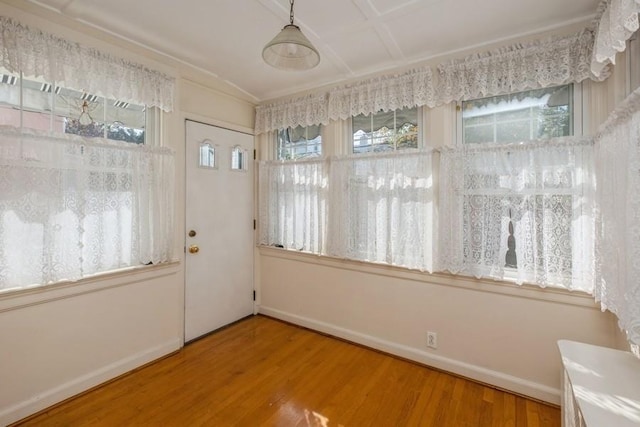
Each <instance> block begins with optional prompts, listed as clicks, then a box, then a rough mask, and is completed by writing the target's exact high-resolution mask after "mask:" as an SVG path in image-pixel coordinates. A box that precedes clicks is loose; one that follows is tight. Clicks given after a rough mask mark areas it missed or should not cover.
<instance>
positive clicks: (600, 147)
mask: <svg viewBox="0 0 640 427" xmlns="http://www.w3.org/2000/svg"><path fill="white" fill-rule="evenodd" d="M595 158H596V176H597V180H598V181H597V193H596V197H597V206H598V211H597V222H596V223H597V224H598V229H597V234H596V255H597V257H596V260H597V273H598V274H597V280H596V286H595V292H594V294H595V297H596V300H597V301H600V304H601V306H602V309H603V310H605V309H608V310H610V311H611V312H613V313H614V314H615V315H616V316H617V317H618V321H619V325H620V328H621V329H622V330H623V331H626V332H627V337H628V339H629V341H630V342H631V343H632V344H634V345H636V346H638V345H640V172H639V171H640V90H636V91H635V92H633V93H632V94H631V95H630V96H629V97H628V98H627V99H626V100H625V101H624V102H623V103H622V104H621V105H619V106H618V107H617V108H616V110H615V111H614V113H613V114H612V115H611V116H610V118H609V119H608V121H607V122H605V124H604V125H603V127H602V128H601V130H600V132H599V133H598V135H597V136H596V153H595ZM636 349H637V347H636Z"/></svg>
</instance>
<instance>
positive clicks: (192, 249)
mask: <svg viewBox="0 0 640 427" xmlns="http://www.w3.org/2000/svg"><path fill="white" fill-rule="evenodd" d="M199 250H200V248H199V247H198V245H191V246H189V253H191V254H197V253H198V251H199Z"/></svg>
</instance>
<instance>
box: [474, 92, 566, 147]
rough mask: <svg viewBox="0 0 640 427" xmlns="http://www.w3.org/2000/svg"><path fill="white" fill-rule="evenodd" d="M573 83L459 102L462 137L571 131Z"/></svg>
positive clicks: (519, 137)
mask: <svg viewBox="0 0 640 427" xmlns="http://www.w3.org/2000/svg"><path fill="white" fill-rule="evenodd" d="M573 128H574V123H573V85H565V86H558V87H552V88H546V89H537V90H530V91H526V92H519V93H513V94H508V95H501V96H493V97H490V98H482V99H475V100H471V101H464V102H463V103H462V141H463V142H464V143H466V144H473V143H484V142H505V143H506V142H519V141H529V140H534V139H546V138H553V137H557V136H569V135H573Z"/></svg>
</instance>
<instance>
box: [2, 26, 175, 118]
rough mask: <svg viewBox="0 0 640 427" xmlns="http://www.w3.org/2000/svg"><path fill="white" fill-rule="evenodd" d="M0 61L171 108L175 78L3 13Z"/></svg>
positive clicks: (107, 94)
mask: <svg viewBox="0 0 640 427" xmlns="http://www.w3.org/2000/svg"><path fill="white" fill-rule="evenodd" d="M0 27H1V30H0V65H1V66H3V67H4V68H6V69H7V70H9V71H11V72H14V73H18V72H20V71H22V72H23V73H24V74H25V75H26V76H35V77H43V78H44V79H45V80H47V81H49V82H53V83H56V84H60V85H64V86H66V87H69V88H71V89H76V90H83V91H86V92H89V93H92V94H99V95H102V96H105V97H108V98H113V99H117V100H122V101H127V102H134V103H141V104H145V105H148V106H151V107H159V108H161V109H162V110H164V111H172V110H173V98H174V94H173V93H174V86H175V79H174V78H173V77H170V76H168V75H166V74H163V73H161V72H158V71H155V70H150V69H148V68H146V67H145V66H143V65H140V64H135V63H132V62H129V61H126V60H124V59H121V58H116V57H113V56H111V55H109V54H107V53H104V52H101V51H99V50H97V49H93V48H89V47H86V46H83V45H81V44H79V43H75V42H71V41H68V40H65V39H63V38H60V37H57V36H54V35H52V34H49V33H45V32H43V31H40V30H38V29H34V28H29V27H27V26H25V25H22V24H21V23H19V22H15V21H13V20H12V19H10V18H7V17H4V16H0Z"/></svg>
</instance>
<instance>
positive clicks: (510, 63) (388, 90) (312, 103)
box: [255, 0, 640, 134]
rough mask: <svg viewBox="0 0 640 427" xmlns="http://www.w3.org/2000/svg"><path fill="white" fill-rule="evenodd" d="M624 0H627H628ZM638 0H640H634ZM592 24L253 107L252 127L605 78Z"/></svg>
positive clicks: (342, 117) (606, 72) (283, 125)
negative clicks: (597, 64) (595, 66)
mask: <svg viewBox="0 0 640 427" xmlns="http://www.w3.org/2000/svg"><path fill="white" fill-rule="evenodd" d="M627 1H628V0H627ZM638 1H640V0H638ZM594 39H595V35H594V30H593V29H590V28H588V29H585V30H582V31H580V32H578V33H575V34H572V35H567V36H554V37H551V38H547V39H543V40H538V41H534V42H530V43H525V44H522V43H516V44H513V45H510V46H506V47H503V48H501V49H496V50H493V51H489V52H485V53H482V54H476V55H470V56H467V57H465V58H461V59H456V60H451V61H448V62H445V63H442V64H440V65H439V66H438V67H437V73H436V75H435V76H433V75H432V70H431V67H428V66H426V67H422V68H418V69H415V70H411V71H408V72H405V73H402V74H395V75H386V76H379V77H375V78H369V79H364V80H361V81H358V82H356V83H352V84H349V85H344V86H338V87H335V88H333V89H331V90H328V91H324V92H319V93H314V94H311V95H306V96H303V97H296V98H292V99H286V100H280V101H276V102H273V103H267V104H263V105H260V106H258V107H256V126H255V128H256V133H257V134H261V133H264V132H268V131H272V130H278V129H284V128H287V127H296V126H310V125H314V124H326V123H328V122H329V121H330V120H345V119H348V118H349V117H351V116H354V115H358V114H370V113H375V112H378V111H380V110H384V111H393V110H397V109H400V108H403V107H416V106H417V107H422V106H427V107H434V106H438V105H443V104H447V103H449V102H452V101H463V100H468V99H474V98H478V97H485V96H496V95H502V94H505V93H511V92H519V91H524V90H528V89H538V88H544V87H549V86H553V85H562V84H567V83H578V82H581V81H583V80H585V79H587V78H591V79H594V80H604V79H605V78H606V77H608V75H609V68H608V67H604V68H603V69H602V70H601V72H600V73H599V74H598V75H597V76H596V75H594V74H593V73H591V71H590V70H591V58H592V54H593V45H594Z"/></svg>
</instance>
